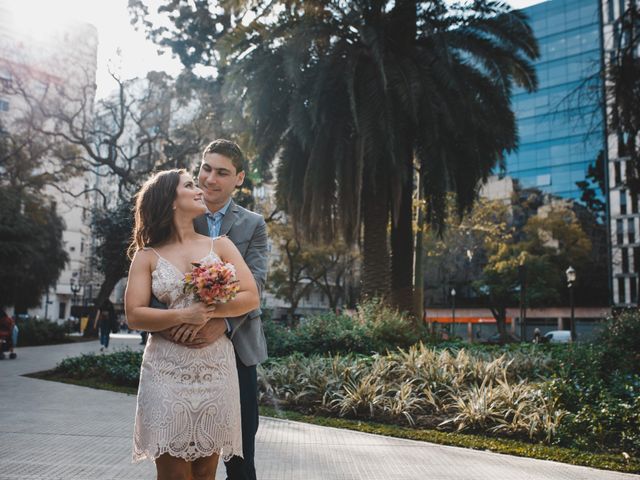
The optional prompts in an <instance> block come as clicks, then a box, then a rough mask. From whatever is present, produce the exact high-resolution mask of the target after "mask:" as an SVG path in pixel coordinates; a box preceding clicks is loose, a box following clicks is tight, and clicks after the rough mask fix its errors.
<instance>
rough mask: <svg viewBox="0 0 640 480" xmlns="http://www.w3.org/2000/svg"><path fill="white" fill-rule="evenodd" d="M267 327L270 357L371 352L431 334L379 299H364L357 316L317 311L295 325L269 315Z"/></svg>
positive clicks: (413, 342) (417, 339)
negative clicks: (319, 313)
mask: <svg viewBox="0 0 640 480" xmlns="http://www.w3.org/2000/svg"><path fill="white" fill-rule="evenodd" d="M264 329H265V336H266V338H267V348H268V351H269V356H270V357H282V356H286V355H291V354H292V353H296V352H297V353H303V354H305V355H311V354H327V353H362V354H371V353H373V352H385V351H387V350H394V349H396V348H397V347H408V346H410V345H413V344H415V343H416V342H418V341H419V340H424V339H426V338H427V332H426V329H425V328H424V327H418V326H416V324H415V321H414V320H413V319H411V317H409V316H407V315H403V314H400V313H398V311H397V310H394V309H392V308H389V307H387V306H386V305H385V304H384V303H382V302H381V301H379V300H370V301H367V302H364V303H363V304H362V305H360V306H359V307H358V309H357V311H356V313H355V315H353V316H350V315H344V314H342V315H337V314H335V313H325V314H322V315H315V316H311V317H310V318H308V319H306V320H305V321H303V322H302V323H301V324H300V325H299V326H297V327H294V328H289V327H287V326H285V325H283V324H282V323H280V322H276V321H273V320H269V319H266V320H265V322H264Z"/></svg>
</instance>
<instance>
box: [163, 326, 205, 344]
mask: <svg viewBox="0 0 640 480" xmlns="http://www.w3.org/2000/svg"><path fill="white" fill-rule="evenodd" d="M205 325H206V323H203V324H202V325H193V324H189V323H183V324H182V325H178V326H177V327H173V328H172V329H170V330H169V332H170V336H171V339H172V340H173V341H174V342H176V343H182V344H184V343H186V342H192V341H193V340H194V338H196V335H198V332H199V331H200V329H201V328H202V327H204V326H205Z"/></svg>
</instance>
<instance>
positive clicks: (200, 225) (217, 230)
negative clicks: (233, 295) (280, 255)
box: [185, 139, 267, 480]
mask: <svg viewBox="0 0 640 480" xmlns="http://www.w3.org/2000/svg"><path fill="white" fill-rule="evenodd" d="M244 175H245V172H244V155H243V153H242V150H240V147H238V145H236V144H235V143H234V142H231V141H229V140H222V139H219V140H215V141H213V142H211V143H210V144H209V145H207V147H206V148H205V150H204V153H203V155H202V164H201V165H200V171H199V172H198V186H199V187H200V188H201V189H202V191H203V192H204V202H205V204H206V206H207V209H208V212H207V213H206V214H204V215H203V216H201V217H198V218H196V220H195V221H194V225H195V229H196V231H197V232H198V233H201V234H203V235H209V236H211V237H217V236H218V235H227V236H228V237H229V238H230V239H231V241H232V242H233V243H234V244H235V245H236V247H238V250H240V253H241V254H242V256H243V257H244V260H245V261H246V262H247V265H248V266H249V269H250V270H251V272H252V273H253V276H254V277H255V280H256V284H257V286H258V291H259V292H262V289H263V288H264V284H265V281H266V279H267V226H266V224H265V221H264V218H262V215H259V214H257V213H254V212H251V211H249V210H246V209H245V208H242V207H240V206H239V205H236V204H235V203H234V201H233V200H232V199H231V196H232V195H233V192H234V190H235V189H236V188H237V187H240V186H241V185H242V182H243V181H244ZM260 313H261V311H260V309H258V310H254V311H252V312H250V313H248V314H247V315H243V316H241V317H237V318H216V319H213V320H211V321H209V322H208V323H207V324H206V325H205V326H204V327H203V328H202V329H201V330H200V332H199V333H198V336H197V337H196V338H195V339H194V340H193V341H191V342H187V343H185V345H186V346H188V347H193V348H202V347H205V346H207V345H210V344H211V343H213V342H214V341H216V340H217V339H218V338H219V337H220V336H222V335H225V334H226V335H228V336H229V337H230V338H231V341H232V342H233V346H234V349H235V352H236V364H237V367H238V380H239V384H240V409H241V415H242V449H243V454H244V459H243V458H241V457H233V458H232V459H231V460H230V461H228V462H226V463H225V466H226V468H227V478H228V480H255V479H256V470H255V466H254V455H255V439H256V432H257V430H258V384H257V373H256V366H257V364H258V363H260V362H263V361H264V360H265V359H266V358H267V344H266V341H265V338H264V332H263V330H262V321H261V319H260Z"/></svg>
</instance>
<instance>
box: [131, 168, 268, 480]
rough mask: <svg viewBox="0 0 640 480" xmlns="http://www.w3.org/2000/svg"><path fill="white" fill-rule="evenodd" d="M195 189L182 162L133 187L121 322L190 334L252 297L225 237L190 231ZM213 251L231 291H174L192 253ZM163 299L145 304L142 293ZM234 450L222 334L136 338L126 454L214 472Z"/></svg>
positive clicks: (237, 440)
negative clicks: (220, 295) (196, 340)
mask: <svg viewBox="0 0 640 480" xmlns="http://www.w3.org/2000/svg"><path fill="white" fill-rule="evenodd" d="M205 211H206V207H205V205H204V203H203V200H202V191H201V190H200V189H199V188H198V187H197V186H196V185H195V183H194V181H193V179H192V178H191V177H190V176H189V174H188V173H187V172H186V171H185V170H169V171H164V172H160V173H157V174H156V175H154V176H153V177H152V178H151V179H150V180H148V181H147V182H146V183H145V185H144V186H143V187H142V189H141V190H140V192H138V194H137V198H136V206H135V226H134V240H133V243H132V245H131V249H130V253H131V252H133V251H135V255H133V260H132V262H131V268H130V270H129V279H128V283H127V291H126V294H125V310H126V314H127V321H128V324H129V328H132V329H136V330H144V331H148V332H157V331H160V330H165V329H169V328H173V327H176V326H178V328H177V331H178V332H177V336H178V337H179V338H181V339H182V340H189V339H191V338H192V337H194V336H195V335H196V333H197V332H198V330H199V329H200V328H202V326H203V325H204V324H205V323H206V322H207V321H208V320H209V319H211V318H214V317H234V316H238V315H242V314H245V313H247V312H249V311H251V310H254V309H255V308H257V307H258V305H259V299H258V291H257V288H256V284H255V281H254V279H253V276H252V274H251V271H250V270H249V268H248V267H247V265H246V263H245V262H244V260H243V259H242V256H241V255H240V253H239V252H238V250H237V249H236V247H235V245H234V244H233V243H232V242H231V241H230V240H229V239H228V238H226V237H218V238H216V239H211V238H209V237H206V236H203V235H199V234H197V233H196V232H195V230H194V228H193V219H194V218H196V217H197V216H199V215H202V214H203V213H205ZM216 259H221V260H223V261H225V262H229V263H232V264H233V265H234V266H235V268H236V275H237V279H238V281H239V286H240V290H239V292H238V293H237V295H236V297H235V298H234V299H233V300H231V301H229V302H227V303H225V304H220V305H215V306H206V305H204V304H202V303H200V302H197V301H195V300H194V298H193V296H192V295H190V294H186V293H184V292H183V277H184V273H186V272H187V271H189V270H190V269H191V262H197V261H199V262H208V261H214V260H216ZM152 294H153V295H155V296H156V297H157V298H158V299H159V300H160V301H162V302H163V303H165V304H166V305H168V307H169V308H168V309H167V310H162V309H156V308H150V307H149V303H150V301H151V295H152ZM220 454H222V455H223V457H224V458H225V459H227V458H231V457H232V456H233V455H240V456H242V435H241V427H240V400H239V393H238V378H237V373H236V366H235V355H234V351H233V346H232V344H231V341H230V340H229V339H228V338H227V337H226V336H222V337H221V338H220V339H219V340H218V341H216V342H215V343H213V344H212V345H210V346H208V347H205V348H202V349H189V348H187V347H185V346H183V345H180V344H178V343H173V342H171V341H169V340H166V339H164V338H162V337H161V336H160V335H151V336H150V338H149V340H148V342H147V345H146V347H145V351H144V356H143V360H142V367H141V372H140V386H139V389H138V407H137V411H136V424H135V429H134V448H133V460H134V461H140V460H143V459H152V460H155V462H156V469H157V474H158V477H157V478H158V480H164V479H179V480H181V479H185V480H186V479H191V478H192V479H194V480H198V479H205V478H206V479H210V478H215V470H216V466H217V463H218V456H219V455H220Z"/></svg>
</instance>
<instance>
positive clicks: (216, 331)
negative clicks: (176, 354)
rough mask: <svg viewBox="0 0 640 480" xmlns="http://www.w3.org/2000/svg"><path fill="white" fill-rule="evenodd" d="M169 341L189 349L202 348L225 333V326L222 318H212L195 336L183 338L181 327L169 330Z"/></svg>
mask: <svg viewBox="0 0 640 480" xmlns="http://www.w3.org/2000/svg"><path fill="white" fill-rule="evenodd" d="M169 332H170V336H171V340H173V341H174V342H177V343H180V344H182V345H184V346H185V347H189V348H204V347H207V346H209V345H211V344H212V343H213V342H215V341H216V340H218V339H219V338H220V337H221V336H222V335H224V334H225V333H226V332H227V324H226V322H225V321H224V318H212V319H211V320H209V321H208V322H207V323H206V324H204V325H203V326H202V327H201V328H200V329H199V330H198V331H197V333H196V335H195V336H189V337H187V338H185V336H184V331H183V330H182V326H181V325H180V326H177V327H173V328H172V329H170V330H169Z"/></svg>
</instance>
